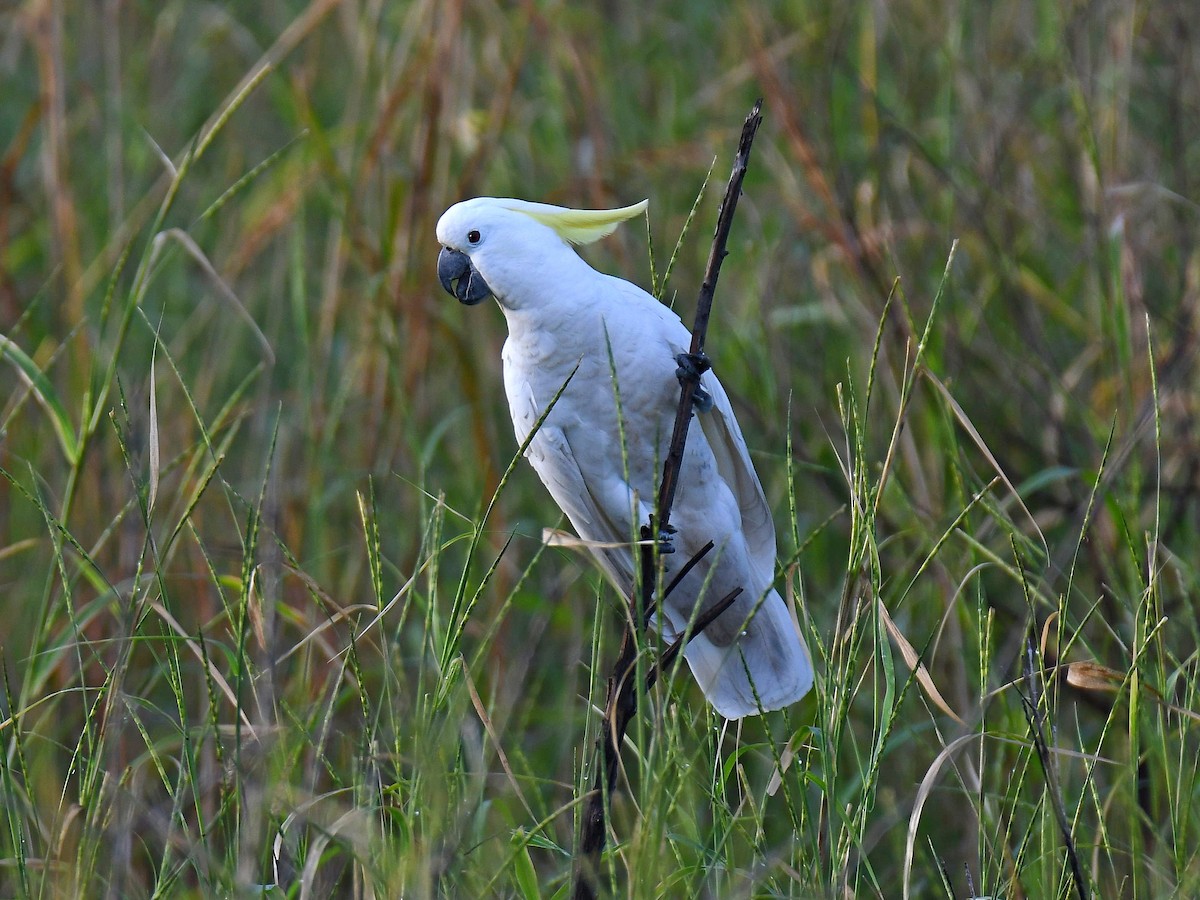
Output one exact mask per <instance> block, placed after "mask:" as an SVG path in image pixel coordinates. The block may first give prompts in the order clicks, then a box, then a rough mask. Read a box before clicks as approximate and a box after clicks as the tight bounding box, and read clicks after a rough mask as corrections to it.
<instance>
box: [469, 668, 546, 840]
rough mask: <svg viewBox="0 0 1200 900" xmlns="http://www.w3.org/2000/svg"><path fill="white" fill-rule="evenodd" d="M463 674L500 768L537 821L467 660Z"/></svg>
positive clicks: (476, 712)
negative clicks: (505, 752)
mask: <svg viewBox="0 0 1200 900" xmlns="http://www.w3.org/2000/svg"><path fill="white" fill-rule="evenodd" d="M462 672H463V677H464V680H465V681H466V684H467V692H468V693H469V694H470V695H471V705H472V706H474V707H475V714H476V715H477V716H479V721H480V722H482V723H483V729H484V731H486V732H487V735H488V737H489V738H491V740H492V746H493V747H495V748H496V758H497V759H499V760H500V766H501V768H503V769H504V775H505V777H506V778H508V783H509V786H510V787H511V788H512V789H513V793H514V794H516V795H517V799H518V800H520V801H521V805H522V806H523V807H525V812H527V813H529V818H530V819H532V820H534V821H536V820H537V816H535V815H534V814H533V807H531V806H530V805H529V801H528V800H526V799H525V792H524V791H522V790H521V785H520V782H518V781H517V776H516V775H515V774H514V773H513V770H512V766H510V765H509V764H508V757H507V756H506V755H505V754H504V747H503V746H501V744H500V736H499V735H498V734H497V733H496V728H495V726H494V725H493V724H492V717H491V716H489V715H488V712H487V710H486V709H485V708H484V706H483V700H482V699H480V696H479V691H478V690H477V689H476V687H475V679H474V678H472V677H471V670H470V668H469V667H468V666H467V664H466V660H463V667H462Z"/></svg>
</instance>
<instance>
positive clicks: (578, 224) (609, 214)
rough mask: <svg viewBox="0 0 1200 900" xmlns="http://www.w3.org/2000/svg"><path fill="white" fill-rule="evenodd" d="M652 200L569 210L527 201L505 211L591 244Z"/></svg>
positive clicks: (512, 204)
mask: <svg viewBox="0 0 1200 900" xmlns="http://www.w3.org/2000/svg"><path fill="white" fill-rule="evenodd" d="M649 203H650V201H649V200H643V201H642V202H641V203H635V204H633V206H622V207H621V208H620V209H567V208H566V207H565V206H551V205H550V204H549V203H531V202H529V201H527V200H505V201H503V206H504V208H505V209H511V210H512V211H513V212H519V213H524V214H525V215H527V216H529V217H530V218H531V219H536V220H537V221H539V222H541V223H542V224H543V225H546V226H548V227H550V228H553V229H554V231H555V233H556V234H557V235H558V236H559V237H561V238H562V239H563V240H564V241H569V242H570V243H572V244H590V243H591V242H592V241H598V240H600V238H602V237H607V236H608V235H610V234H612V233H613V232H614V231H616V228H617V226H618V225H620V224H621V223H622V222H624V221H626V220H627V219H632V218H633V217H634V216H636V215H640V214H641V213H643V212H645V211H646V207H647V206H648V205H649Z"/></svg>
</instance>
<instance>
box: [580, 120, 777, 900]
mask: <svg viewBox="0 0 1200 900" xmlns="http://www.w3.org/2000/svg"><path fill="white" fill-rule="evenodd" d="M761 110H762V100H761V99H759V100H757V101H756V102H755V104H754V108H753V109H751V110H750V114H749V115H748V116H747V117H746V121H745V123H744V124H743V125H742V135H741V139H740V140H739V141H738V149H737V155H736V156H735V157H734V161H733V172H732V173H731V174H730V176H729V185H728V186H727V187H726V189H725V197H724V199H722V201H721V208H720V210H719V211H718V213H717V229H716V232H715V234H714V235H713V242H712V248H711V250H710V251H709V254H708V265H707V266H706V267H705V271H704V281H703V283H702V284H701V286H700V296H699V298H698V299H697V301H696V323H695V326H694V327H693V328H692V342H691V347H690V350H689V353H688V359H687V360H686V361H685V360H682V359H681V360H680V369H679V373H680V375H679V382H680V395H679V406H678V408H677V409H676V411H675V427H674V429H673V431H672V433H671V443H670V445H669V447H668V450H667V456H666V459H665V460H664V463H663V479H662V484H661V485H660V487H659V494H658V506H657V507H656V513H657V518H656V519H654V518H652V519H651V521H650V522H649V523H647V524H646V525H643V526H642V528H641V537H642V547H641V558H640V563H641V576H642V577H641V590H640V592H639V593H638V594H637V596H634V597H630V615H629V617H628V618H627V620H626V624H625V631H624V634H623V635H622V637H621V648H620V650H619V651H618V652H617V660H616V662H615V663H614V665H613V669H612V674H610V675H609V678H608V695H607V699H606V702H605V704H604V727H603V728H602V729H601V732H600V735H599V736H598V737H597V739H596V742H597V744H598V745H599V749H598V752H599V756H600V766H599V767H598V771H597V773H596V777H595V778H594V779H593V783H592V789H591V790H590V791H589V792H588V794H587V795H586V796H585V797H584V798H583V812H582V818H581V822H580V828H579V847H578V850H577V851H576V854H575V872H574V890H573V893H572V896H573V897H574V898H576V900H594V898H595V897H596V896H597V891H598V889H599V884H600V859H601V855H602V854H603V852H604V842H605V837H606V831H607V826H606V816H605V808H606V806H607V803H608V799H609V797H610V796H611V794H612V789H613V785H614V784H616V780H617V772H618V769H619V767H620V762H621V755H620V748H621V742H622V741H623V740H624V739H625V732H626V731H627V730H628V727H629V723H630V722H631V721H632V720H633V717H634V716H635V715H636V714H637V704H638V693H639V689H641V688H642V685H640V684H639V683H638V678H637V675H636V670H637V655H638V639H637V638H638V634H639V633H640V631H641V630H642V629H644V628H645V627H646V625H647V623H648V622H649V619H650V616H651V615H652V614H653V611H654V584H655V581H656V578H655V571H656V568H655V564H656V562H657V559H656V557H657V554H656V552H655V543H656V542H657V540H658V538H659V535H660V534H661V533H663V532H664V531H666V530H667V526H668V524H669V522H670V518H671V507H672V506H673V505H674V503H675V487H676V484H677V483H678V481H679V470H680V469H681V468H682V466H683V451H684V449H685V446H686V443H687V433H688V425H689V424H690V423H691V419H692V414H693V406H694V403H695V399H696V394H697V391H698V389H699V387H700V376H701V375H702V374H703V373H704V371H705V370H706V369H707V368H708V361H707V359H706V358H705V356H704V340H705V337H706V336H707V334H708V319H709V314H710V313H711V311H712V301H713V295H714V293H715V291H716V287H717V278H718V276H719V275H720V273H721V263H722V262H723V261H724V259H725V257H726V256H727V255H728V252H729V251H728V250H726V249H725V247H726V245H727V244H728V242H729V232H730V229H731V227H732V225H733V213H734V210H736V209H737V201H738V198H739V197H740V196H741V193H742V181H743V180H744V179H745V177H746V167H747V165H748V163H749V161H750V146H751V144H752V143H753V142H754V135H755V133H756V132H757V131H758V126H759V125H760V124H761V123H762V114H761ZM685 362H686V363H690V365H689V364H685ZM712 547H713V545H712V542H711V541H710V542H709V543H708V544H707V545H706V546H705V547H703V548H701V550H700V551H699V552H698V553H697V554H696V555H695V556H694V557H692V559H690V560H689V561H688V562H687V563H686V564H685V565H684V567H683V571H681V572H680V573H679V574H678V575H676V577H675V578H674V579H673V580H672V582H671V584H670V586H669V587H668V588H667V590H666V591H664V596H665V595H666V594H668V593H670V591H671V590H673V589H674V588H675V587H676V586H677V585H678V584H679V582H680V581H681V580H682V578H683V576H684V575H685V574H686V573H687V572H688V571H690V570H691V568H692V567H693V566H695V565H696V564H697V563H698V562H699V561H700V559H701V558H702V557H703V556H704V555H705V554H706V553H708V552H709V550H711V549H712ZM741 592H742V591H741V588H738V589H737V590H735V591H732V592H730V593H729V594H728V595H727V596H725V597H723V598H722V599H721V600H720V601H718V602H717V603H715V604H714V605H713V606H712V607H710V608H709V609H707V610H705V611H704V612H703V613H702V614H701V615H699V616H698V617H697V619H696V622H695V625H694V627H693V628H692V630H691V632H690V633H685V634H684V635H682V636H681V637H680V638H679V639H678V640H677V641H676V642H675V643H674V644H672V645H671V646H670V647H668V648H667V649H666V650H664V651H663V653H662V655H661V656H660V657H659V659H658V660H657V662H656V663H655V664H654V665H653V666H651V667H650V669H649V671H648V672H647V674H646V684H645V689H646V690H648V689H649V688H650V687H652V686H653V685H654V683H655V681H656V680H657V679H658V676H659V674H660V673H661V672H665V671H666V670H667V669H668V668H669V667H670V666H671V664H672V662H673V661H674V660H675V658H676V657H677V656H678V655H679V653H680V651H681V650H682V648H683V647H684V646H685V645H686V644H687V642H688V641H690V640H691V639H692V638H693V637H695V636H696V635H698V634H700V633H701V632H703V631H704V629H705V628H707V627H708V625H709V624H710V623H711V622H713V621H714V620H715V619H716V618H717V617H718V616H719V615H721V613H723V612H724V611H725V610H726V609H728V608H729V606H730V605H731V604H732V603H733V601H734V600H736V599H737V597H738V596H739V595H740V594H741Z"/></svg>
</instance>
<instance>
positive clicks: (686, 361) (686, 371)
mask: <svg viewBox="0 0 1200 900" xmlns="http://www.w3.org/2000/svg"><path fill="white" fill-rule="evenodd" d="M675 362H677V363H678V364H679V368H677V369H676V370H675V377H676V378H678V379H679V383H680V384H686V383H687V382H688V381H691V382H692V383H694V384H695V385H696V391H695V393H693V394H692V405H693V406H695V407H696V409H697V410H698V411H699V412H702V413H706V412H708V411H709V410H711V409H712V408H713V398H712V394H710V393H709V392H708V391H706V390H705V389H704V387H703V386H702V385H701V384H700V376H701V375H703V374H704V373H705V372H707V371H708V370H709V369H711V368H712V361H711V360H710V359H709V358H708V357H707V356H705V355H704V353H703V352H701V353H677V354H676V355H675Z"/></svg>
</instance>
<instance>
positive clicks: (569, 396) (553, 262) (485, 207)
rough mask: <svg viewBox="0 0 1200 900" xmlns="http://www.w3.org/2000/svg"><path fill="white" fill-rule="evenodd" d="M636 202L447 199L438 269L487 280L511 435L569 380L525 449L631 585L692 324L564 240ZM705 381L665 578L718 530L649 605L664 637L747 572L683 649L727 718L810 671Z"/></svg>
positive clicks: (775, 697) (615, 221)
mask: <svg viewBox="0 0 1200 900" xmlns="http://www.w3.org/2000/svg"><path fill="white" fill-rule="evenodd" d="M646 205H647V201H642V202H641V203H638V204H635V205H634V206H628V207H625V208H623V209H613V210H575V209H565V208H563V207H559V206H550V205H547V204H543V203H530V202H528V201H523V200H506V199H499V198H493V197H478V198H475V199H473V200H465V201H463V202H461V203H456V204H455V205H454V206H451V207H450V208H449V209H448V210H446V212H445V213H444V214H443V215H442V217H441V219H440V220H439V221H438V224H437V239H438V241H439V242H440V243H441V245H442V250H441V254H440V255H439V257H438V278H439V279H440V281H441V283H442V285H443V286H444V287H445V288H446V290H447V291H448V292H449V293H451V294H452V295H453V296H455V297H456V298H458V299H459V300H460V301H461V302H462V303H464V304H467V305H472V306H473V305H475V304H477V303H479V302H481V301H482V300H484V299H486V298H487V297H495V298H496V300H497V301H498V302H499V304H500V308H501V309H502V310H503V311H504V316H505V318H506V319H507V320H508V340H507V341H506V342H505V344H504V352H503V361H504V388H505V391H506V393H507V394H508V402H509V407H510V409H511V412H512V420H513V427H514V428H515V429H516V434H517V440H518V441H519V442H523V441H525V439H526V438H527V437H528V436H529V433H530V432H531V430H532V429H533V428H534V426H535V424H536V423H537V421H538V419H539V418H540V417H541V416H542V415H543V413H544V412H545V411H546V408H547V406H549V404H550V403H551V401H552V400H553V399H554V397H555V395H556V394H558V392H559V390H560V389H561V388H562V387H563V385H564V383H566V384H567V387H566V389H565V390H564V391H563V392H562V395H561V396H560V397H559V399H558V401H557V403H556V404H555V405H554V407H553V409H551V411H550V414H549V415H548V416H547V417H546V419H545V421H544V422H543V423H542V425H541V428H540V429H539V430H538V431H537V433H536V434H535V435H534V437H533V439H532V441H531V442H530V444H529V447H528V450H527V451H526V456H527V457H528V459H529V461H530V462H531V463H532V464H533V467H534V469H536V470H537V473H538V475H539V476H541V479H542V482H543V483H544V484H545V485H546V487H547V488H548V489H549V491H550V495H551V496H552V497H553V498H554V500H555V501H556V502H557V503H558V505H559V506H560V507H561V508H562V510H563V512H564V513H566V515H567V518H568V519H570V520H571V524H572V525H574V527H575V529H576V531H577V532H578V533H579V536H580V537H581V538H583V539H584V540H585V541H587V542H594V546H592V552H593V553H594V555H595V556H596V558H597V559H598V560H599V562H600V565H601V567H602V568H603V569H604V571H605V572H606V573H607V575H608V576H609V577H610V578H611V579H612V580H613V582H615V584H616V585H617V587H618V589H619V590H621V591H622V592H624V593H625V595H626V596H629V592H630V590H631V589H632V586H633V583H634V567H635V565H636V563H635V558H636V554H634V552H633V550H632V540H633V538H634V537H635V536H636V535H637V533H638V526H640V525H642V524H645V523H646V522H647V521H648V520H649V517H650V514H651V512H652V511H653V508H654V505H655V502H656V499H657V491H658V484H659V480H660V476H661V469H662V462H663V459H664V458H665V456H666V452H667V446H668V444H669V443H670V440H671V432H672V426H673V423H674V419H675V411H676V408H677V406H678V404H679V390H680V389H679V381H678V379H677V375H676V368H677V363H676V360H675V356H676V355H677V354H680V353H685V352H686V351H687V350H688V347H689V344H690V340H691V334H690V332H689V331H688V329H687V328H686V327H685V326H684V325H683V323H682V322H681V321H680V320H679V317H678V316H677V315H675V313H673V312H672V311H671V310H670V309H668V308H667V307H666V306H664V305H663V304H661V303H659V302H658V301H657V300H655V299H654V298H653V297H652V296H650V295H649V294H648V293H646V292H645V291H643V290H642V289H641V288H639V287H637V286H635V285H633V284H630V283H629V282H627V281H623V280H621V279H620V278H614V277H613V276H611V275H604V274H602V273H600V272H597V271H596V270H595V269H593V268H592V267H591V266H589V265H588V264H587V263H586V262H584V261H583V260H582V259H581V258H580V257H579V255H578V254H577V253H576V252H575V250H574V249H573V248H572V246H571V245H572V244H585V243H589V242H591V241H595V240H598V239H600V238H602V237H604V236H605V235H608V234H611V233H612V232H613V230H614V229H615V228H616V227H617V225H619V224H620V223H621V222H622V221H624V220H626V219H629V218H632V217H633V216H636V215H638V214H639V213H642V212H643V211H644V210H645V209H646ZM572 373H574V375H572ZM568 379H570V380H569V383H568ZM614 381H615V383H614ZM700 384H701V387H702V388H703V394H702V395H701V396H702V397H703V400H704V403H703V407H705V408H707V411H701V412H700V413H699V414H698V416H697V421H698V423H699V426H700V427H696V421H694V422H693V424H692V427H691V428H690V429H689V432H688V439H687V447H686V452H685V456H684V460H683V466H682V469H681V471H680V474H679V481H678V487H677V490H676V495H675V505H674V508H673V510H672V513H671V523H672V525H673V526H674V528H675V529H676V531H675V533H674V535H673V537H672V543H673V545H674V548H675V551H676V552H674V553H671V554H664V556H663V559H664V560H665V561H666V573H665V580H664V582H663V583H664V584H666V583H669V582H670V580H671V579H672V578H673V577H674V576H675V574H676V573H677V572H678V571H679V570H680V568H682V566H683V565H684V564H685V563H686V562H687V561H688V560H689V559H691V558H692V556H693V555H694V554H695V553H696V552H697V551H699V550H700V549H701V547H703V546H704V544H705V543H707V542H708V541H710V540H711V541H713V542H714V543H715V545H716V547H715V549H714V550H712V551H710V552H709V553H708V555H707V556H705V557H704V558H703V560H702V561H701V562H700V564H699V565H698V566H696V567H695V568H694V569H693V570H692V571H691V572H690V573H689V574H688V575H687V576H686V577H685V578H684V579H683V581H682V582H681V583H680V584H679V586H678V587H677V588H676V589H675V590H674V591H673V592H672V593H671V594H670V595H669V596H668V597H667V598H666V600H665V602H664V603H663V604H662V608H661V609H660V610H659V621H660V622H661V625H662V628H663V631H664V636H665V638H666V639H667V640H668V641H670V640H673V639H675V638H676V637H678V636H679V635H682V634H683V633H684V632H685V630H686V629H687V626H688V622H689V621H694V619H695V615H696V611H697V610H703V609H705V608H706V607H708V606H711V605H712V604H715V603H716V602H717V601H719V600H720V599H721V598H722V597H724V596H726V595H727V594H728V593H729V592H730V591H732V590H734V589H735V588H739V587H740V588H743V593H742V594H741V596H739V598H738V599H737V601H735V602H734V603H733V605H732V606H730V607H729V608H728V609H727V610H725V611H724V612H723V613H722V614H721V615H720V616H718V617H717V619H716V620H715V621H713V622H712V623H711V624H710V625H709V626H708V628H707V629H706V630H705V631H704V632H703V633H701V634H699V635H697V636H695V637H694V638H693V639H692V640H691V642H690V643H689V644H688V645H687V648H686V650H685V657H686V659H687V661H688V665H689V666H690V667H691V670H692V673H693V674H694V675H695V677H696V680H697V681H698V682H699V684H700V687H701V688H702V689H703V691H704V694H705V696H707V698H708V700H709V702H710V703H712V705H713V706H714V707H715V708H716V710H717V711H718V712H719V713H721V715H723V716H726V717H727V718H730V719H738V718H741V717H742V716H746V715H751V714H754V713H757V712H761V711H766V710H771V709H779V708H781V707H784V706H787V705H789V704H791V703H794V702H795V701H797V700H799V699H800V698H801V697H803V696H804V694H805V693H807V692H808V690H809V688H811V687H812V683H813V670H812V662H811V658H810V657H809V654H808V650H807V648H806V647H805V645H804V641H803V640H802V638H801V637H800V634H799V631H798V629H797V627H796V624H795V620H794V618H793V616H792V615H791V613H790V611H789V610H788V607H787V605H786V604H785V603H784V601H783V598H782V597H780V596H779V594H778V593H777V592H776V591H775V589H774V588H773V587H772V584H773V582H774V576H775V526H774V524H773V523H772V521H771V511H770V508H769V507H768V505H767V501H766V497H765V496H764V495H763V489H762V485H761V484H760V483H759V480H758V476H757V475H756V474H755V471H754V467H753V465H752V464H751V462H750V454H749V452H748V451H747V449H746V441H745V439H744V438H743V437H742V432H741V429H740V428H739V427H738V423H737V420H736V419H735V418H734V415H733V408H732V407H731V406H730V403H729V398H728V397H727V396H726V394H725V390H724V389H723V388H722V387H721V383H720V382H719V381H718V380H717V378H716V376H715V375H714V374H713V373H712V372H711V371H709V372H705V373H704V375H703V376H702V377H701V380H700ZM704 394H706V395H707V396H703V395H704ZM710 398H711V402H709V400H710ZM622 440H623V441H624V442H625V452H624V453H623V452H622V446H621V444H622Z"/></svg>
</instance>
